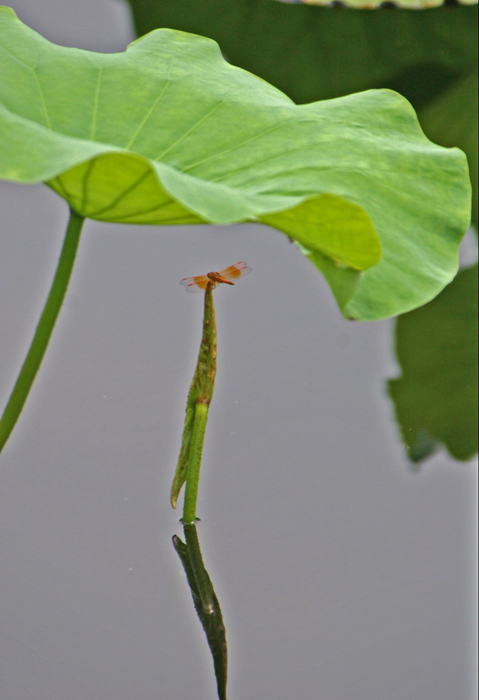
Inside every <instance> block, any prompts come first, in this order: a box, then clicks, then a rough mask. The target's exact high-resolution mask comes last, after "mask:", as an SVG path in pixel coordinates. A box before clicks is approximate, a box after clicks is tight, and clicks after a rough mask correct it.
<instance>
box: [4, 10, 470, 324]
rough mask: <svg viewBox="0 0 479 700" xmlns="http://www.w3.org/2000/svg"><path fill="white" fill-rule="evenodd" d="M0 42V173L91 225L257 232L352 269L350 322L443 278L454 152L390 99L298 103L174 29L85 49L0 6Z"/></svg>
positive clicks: (462, 221) (387, 312)
mask: <svg viewBox="0 0 479 700" xmlns="http://www.w3.org/2000/svg"><path fill="white" fill-rule="evenodd" d="M0 39H1V44H0V56H1V63H2V71H1V73H0V139H1V150H0V176H2V177H4V178H7V179H11V180H15V181H19V182H37V181H46V182H47V184H49V185H50V186H51V187H52V188H53V189H55V190H56V191H57V192H58V193H59V194H60V195H61V196H63V197H65V198H66V199H67V200H68V202H69V203H70V205H71V206H72V208H73V209H74V210H75V211H76V212H77V213H79V214H80V215H82V216H86V217H90V218H95V219H100V220H106V221H117V222H128V223H146V224H162V223H163V224H171V223H195V222H205V221H206V222H212V223H231V222H235V221H256V222H257V221H264V222H265V223H271V224H272V225H274V226H275V227H277V228H280V229H281V230H283V231H285V232H287V233H288V234H289V235H291V236H292V237H293V238H297V240H298V241H299V242H300V243H302V244H303V245H305V246H306V247H307V248H308V250H309V251H310V252H311V253H312V256H311V257H312V259H313V261H314V259H315V256H326V258H328V259H329V260H330V262H331V261H333V262H332V264H334V265H336V266H337V267H338V275H339V277H341V274H342V273H343V272H345V273H346V274H347V273H348V270H347V269H345V267H346V268H349V269H353V270H361V269H362V270H366V272H364V276H363V279H362V281H361V283H360V285H359V287H358V288H357V291H355V292H354V289H355V286H354V285H352V286H351V285H350V289H351V290H352V293H354V296H353V297H352V298H351V299H350V300H349V299H346V300H344V298H343V304H342V306H343V312H344V313H345V314H346V315H348V316H351V317H354V318H359V319H371V320H373V319H378V318H383V317H386V316H391V315H394V314H397V313H400V312H402V311H405V310H409V309H411V308H414V307H415V306H418V305H421V304H423V303H425V302H426V301H428V300H429V299H431V298H432V297H433V296H435V295H436V294H437V293H438V292H439V291H440V290H441V289H442V288H443V287H444V285H445V284H447V283H448V282H449V281H450V280H451V279H452V277H453V276H454V274H455V271H456V268H457V251H458V246H459V242H460V239H461V237H462V235H463V232H464V230H465V228H466V227H467V223H468V211H469V196H470V186H469V182H468V177H467V166H466V163H465V158H464V156H463V154H462V153H461V152H460V151H458V150H457V149H450V150H445V149H442V148H439V147H437V146H435V145H434V144H432V143H431V142H429V141H428V140H427V139H426V138H425V136H424V135H423V133H422V131H421V129H420V128H419V125H418V123H417V119H416V116H415V114H414V112H413V110H412V109H411V107H410V105H409V104H408V103H407V101H406V100H404V99H403V98H402V97H401V96H399V95H397V94H396V93H393V92H390V91H384V90H380V91H368V92H364V93H360V94H357V95H352V96H349V97H345V98H342V99H337V100H330V101H325V102H319V103H313V104H308V105H301V106H297V105H295V104H294V103H292V102H291V100H290V99H289V98H288V97H286V95H284V94H283V93H281V92H280V91H279V90H277V89H275V88H273V87H272V86H270V85H268V84H267V83H265V82H264V81H263V80H260V79H259V78H256V77H255V76H253V75H251V74H249V73H247V72H245V71H243V70H240V69H238V68H235V67H233V66H231V65H229V64H228V63H227V62H225V61H224V59H223V57H222V56H221V53H220V51H219V48H218V46H217V45H216V44H215V43H214V42H212V41H210V40H208V39H205V38H203V37H198V36H193V35H188V34H184V33H182V32H176V31H172V30H159V31H155V32H152V33H151V34H149V35H147V36H145V37H144V38H142V39H141V40H138V41H136V42H134V43H133V44H131V45H130V46H129V48H128V50H127V51H126V52H125V53H122V54H96V53H90V52H86V51H80V50H77V49H71V48H64V47H60V46H56V45H54V44H51V43H50V42H48V41H46V40H45V39H43V38H42V37H40V36H39V35H38V34H36V33H35V32H33V31H32V30H30V29H29V28H28V27H26V26H25V25H23V24H22V23H21V22H20V21H19V20H18V19H17V18H16V16H15V14H14V13H13V11H12V10H10V9H9V8H0ZM326 195H327V196H326ZM366 212H367V213H366ZM270 217H273V218H272V219H270ZM376 232H377V234H379V238H380V240H381V244H382V249H383V258H382V259H381V261H380V263H379V264H377V265H375V263H377V261H378V259H379V255H380V244H379V243H378V239H377V234H376ZM318 266H319V267H321V265H318ZM344 266H345V267H344ZM372 266H374V267H372ZM368 268H371V269H368ZM338 275H337V276H338ZM337 276H335V275H334V274H333V275H330V276H329V278H328V276H327V278H328V280H329V282H330V284H331V285H332V287H333V291H334V279H335V278H336V277H337ZM340 286H341V291H340V293H336V296H337V298H339V296H341V295H343V297H344V290H345V289H346V288H347V285H345V284H344V282H343V281H341V285H340ZM346 296H347V295H346Z"/></svg>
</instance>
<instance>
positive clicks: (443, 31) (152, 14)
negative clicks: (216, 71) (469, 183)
mask: <svg viewBox="0 0 479 700" xmlns="http://www.w3.org/2000/svg"><path fill="white" fill-rule="evenodd" d="M129 1H130V5H131V7H132V12H133V18H134V21H135V25H136V28H137V31H138V33H139V34H144V33H146V32H149V31H151V30H152V29H155V28H156V27H165V26H166V27H171V28H174V29H182V30H184V31H189V32H195V33H197V34H203V35H204V36H209V37H211V38H212V39H215V40H216V41H217V42H218V43H219V44H220V46H221V48H222V50H223V51H224V52H225V55H226V56H227V57H228V59H229V60H230V61H231V62H232V63H234V64H235V65H237V66H241V67H242V68H246V69H247V70H250V71H251V72H252V73H255V74H256V75H259V76H261V77H262V78H264V79H265V80H267V81H268V82H270V83H272V84H273V85H275V86H276V87H278V88H280V89H281V90H283V91H284V92H285V93H286V94H287V95H289V97H291V98H292V99H293V100H294V101H295V102H298V103H301V102H311V101H313V100H319V99H329V98H332V97H339V96H341V95H345V94H348V93H352V92H358V91H359V90H367V89H370V88H378V87H388V88H391V89H393V90H397V91H398V92H400V93H401V94H402V95H404V96H405V97H406V98H407V99H408V100H410V102H411V103H412V105H413V107H414V108H415V109H416V110H422V109H423V108H426V107H427V106H428V105H431V110H429V112H428V115H427V127H428V131H426V133H428V134H429V133H431V134H437V137H436V136H431V138H434V140H437V142H438V143H440V144H441V145H444V146H450V145H454V146H459V148H462V149H463V150H465V152H466V154H467V156H468V159H469V162H470V169H471V171H473V173H474V174H473V179H474V178H475V181H476V182H477V159H476V149H475V148H474V143H471V142H470V135H471V133H473V131H472V129H473V123H472V129H471V121H470V120H469V121H468V120H464V119H459V120H458V122H457V124H456V125H455V126H454V136H455V140H454V141H453V142H451V139H450V138H447V133H446V132H445V131H444V130H443V129H442V126H443V125H444V124H445V121H446V120H447V121H448V122H449V123H450V124H451V123H452V121H453V120H454V119H455V118H456V115H457V110H456V108H455V107H456V106H457V107H459V106H460V107H461V108H464V110H465V111H466V112H467V113H468V114H469V112H470V106H469V105H468V104H466V103H465V102H464V101H461V102H457V103H455V104H454V103H451V104H450V106H451V108H452V111H451V113H450V115H449V116H448V115H447V113H446V112H447V106H446V105H443V104H441V105H439V103H438V107H439V110H438V113H437V117H436V112H435V110H434V105H433V103H434V102H435V101H436V100H438V99H440V97H441V95H442V94H446V93H447V92H449V91H450V90H451V89H452V88H453V87H454V85H456V84H459V83H461V82H462V81H463V79H464V78H465V77H466V76H467V75H469V74H470V73H471V71H474V70H475V69H476V68H477V34H478V22H477V6H475V7H451V6H447V7H440V8H436V9H433V10H425V11H419V12H412V11H390V10H389V11H373V12H371V11H369V10H364V11H361V10H357V9H345V8H341V9H339V8H334V9H333V8H327V7H311V6H307V5H298V4H289V3H280V2H275V1H274V0H228V2H224V0H161V2H158V0H129ZM358 1H361V0H358ZM476 87H477V86H474V91H475V90H476ZM463 99H468V98H467V96H466V95H463ZM443 107H444V108H445V109H443ZM420 116H421V115H420ZM436 118H437V120H438V124H437V126H436V124H435V120H436ZM473 119H474V117H473ZM421 123H422V122H421ZM429 130H430V132H429ZM442 135H444V136H446V139H445V141H444V142H443V141H442V140H440V137H441V136H442ZM473 196H474V202H475V206H474V212H475V215H476V218H475V219H474V221H475V222H477V193H476V190H474V191H473Z"/></svg>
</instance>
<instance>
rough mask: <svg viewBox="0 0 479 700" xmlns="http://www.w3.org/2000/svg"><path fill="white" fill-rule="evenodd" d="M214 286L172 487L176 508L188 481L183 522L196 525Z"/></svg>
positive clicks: (212, 351) (211, 362)
mask: <svg viewBox="0 0 479 700" xmlns="http://www.w3.org/2000/svg"><path fill="white" fill-rule="evenodd" d="M213 289H214V285H208V287H207V288H206V290H205V307H204V316H203V335H202V338H201V345H200V351H199V354H198V362H197V364H196V369H195V373H194V376H193V381H192V382H191V386H190V391H189V393H188V400H187V402H186V417H185V427H184V429H183V437H182V441H181V450H180V456H179V458H178V464H177V467H176V472H175V476H174V479H173V484H172V487H171V505H172V506H173V508H176V503H177V500H178V496H179V494H180V491H181V488H182V486H183V484H184V483H185V481H186V489H185V502H184V511H183V522H185V523H188V522H193V521H194V520H195V517H196V500H197V495H198V479H199V475H200V465H201V454H202V450H203V441H204V436H205V429H206V421H207V420H208V408H209V405H210V403H211V399H212V398H213V391H214V386H215V377H216V320H215V307H214V304H213Z"/></svg>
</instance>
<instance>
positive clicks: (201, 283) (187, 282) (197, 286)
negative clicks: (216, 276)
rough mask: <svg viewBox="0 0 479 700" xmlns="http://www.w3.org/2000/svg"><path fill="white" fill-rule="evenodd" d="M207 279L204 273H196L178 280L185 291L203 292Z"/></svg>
mask: <svg viewBox="0 0 479 700" xmlns="http://www.w3.org/2000/svg"><path fill="white" fill-rule="evenodd" d="M208 282H209V279H208V277H207V276H206V275H198V276H197V277H185V278H184V279H182V280H181V281H180V284H182V285H183V286H184V287H186V291H187V292H204V291H205V289H206V286H207V284H208Z"/></svg>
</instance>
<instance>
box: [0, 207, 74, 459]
mask: <svg viewBox="0 0 479 700" xmlns="http://www.w3.org/2000/svg"><path fill="white" fill-rule="evenodd" d="M83 221H84V218H83V217H82V216H80V215H79V214H77V213H76V212H74V211H72V210H70V219H69V222H68V227H67V231H66V234H65V240H64V242H63V248H62V252H61V255H60V260H59V262H58V266H57V270H56V272H55V277H54V279H53V284H52V287H51V289H50V294H49V295H48V299H47V301H46V304H45V307H44V309H43V312H42V315H41V317H40V321H39V322H38V325H37V329H36V331H35V335H34V337H33V340H32V343H31V345H30V349H29V351H28V354H27V357H26V359H25V362H24V363H23V366H22V369H21V370H20V374H19V375H18V379H17V381H16V383H15V386H14V388H13V391H12V393H11V395H10V398H9V400H8V403H7V406H6V408H5V411H4V412H3V416H2V418H1V420H0V452H1V451H2V449H3V446H4V445H5V443H6V442H7V440H8V438H9V436H10V433H11V432H12V430H13V428H14V427H15V423H16V422H17V420H18V418H19V416H20V413H21V412H22V409H23V406H24V404H25V401H26V400H27V397H28V394H29V392H30V389H31V387H32V384H33V382H34V380H35V375H36V374H37V372H38V369H39V367H40V365H41V362H42V359H43V356H44V354H45V351H46V349H47V346H48V342H49V340H50V336H51V334H52V331H53V328H54V326H55V322H56V320H57V317H58V314H59V312H60V309H61V306H62V302H63V299H64V297H65V292H66V290H67V287H68V282H69V281H70V275H71V271H72V269H73V263H74V261H75V255H76V252H77V248H78V243H79V240H80V233H81V230H82V226H83Z"/></svg>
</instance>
